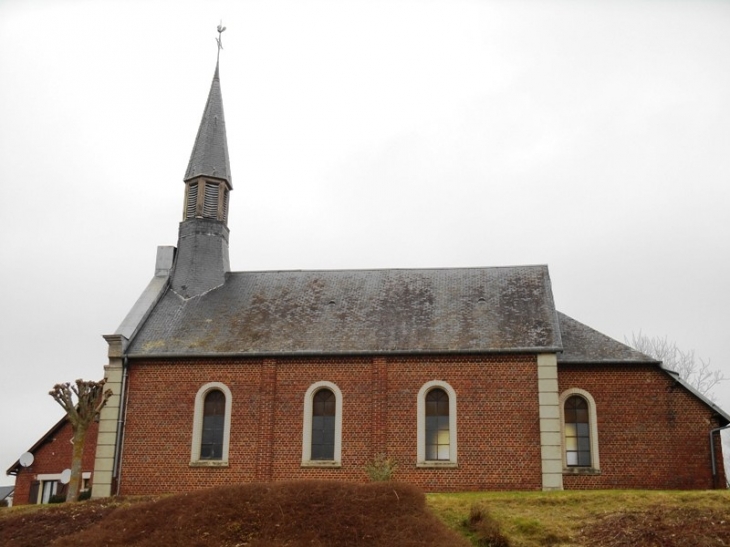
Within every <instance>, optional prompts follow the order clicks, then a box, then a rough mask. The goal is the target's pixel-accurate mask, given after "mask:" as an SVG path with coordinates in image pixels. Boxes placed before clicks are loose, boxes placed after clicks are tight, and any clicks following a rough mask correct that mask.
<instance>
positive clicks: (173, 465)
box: [121, 356, 541, 494]
mask: <svg viewBox="0 0 730 547" xmlns="http://www.w3.org/2000/svg"><path fill="white" fill-rule="evenodd" d="M431 380H442V381H445V382H448V383H449V384H450V385H451V386H452V387H453V388H454V390H455V392H456V394H457V417H458V427H457V430H458V433H457V435H458V463H459V467H458V469H440V470H433V469H417V468H416V434H417V431H416V429H417V428H416V404H417V395H418V392H419V390H420V389H421V387H422V386H423V384H425V383H426V382H428V381H431ZM214 381H215V382H222V383H224V384H226V385H227V386H228V387H229V388H230V390H231V394H232V400H233V409H232V416H231V437H230V453H229V463H230V465H229V467H227V468H205V467H192V468H191V467H190V466H189V463H190V443H191V437H192V427H193V406H194V401H195V395H196V393H197V392H198V390H199V389H200V387H201V386H202V385H204V384H206V383H208V382H214ZM318 381H329V382H333V383H335V384H336V385H337V386H338V387H339V388H340V390H341V392H342V397H343V409H342V414H343V417H342V467H341V468H339V469H321V468H302V467H301V458H302V421H303V415H302V413H303V404H304V394H305V392H306V390H307V389H308V388H309V387H310V386H311V385H312V384H313V383H315V382H318ZM129 390H130V391H129V402H128V411H127V422H126V429H125V443H124V451H123V463H122V477H121V493H123V494H145V493H162V492H179V491H185V490H190V489H196V488H203V487H208V486H213V485H219V484H229V483H241V482H251V481H265V480H284V479H297V478H327V479H342V480H351V481H365V480H367V477H366V475H365V471H364V468H365V465H366V464H367V463H368V462H369V461H371V460H372V458H373V457H374V456H375V455H376V454H377V453H386V454H387V455H389V456H392V457H394V458H395V459H396V460H397V461H398V462H399V467H398V469H397V472H396V478H397V480H401V481H408V482H411V483H414V484H417V485H420V486H422V487H423V488H425V489H427V490H477V489H532V490H536V489H540V488H541V469H540V443H539V423H538V418H537V416H538V397H537V372H536V359H535V357H534V356H495V357H468V356H460V357H435V356H423V357H418V358H411V357H388V358H380V357H376V358H365V357H357V358H348V359H326V358H301V359H278V360H263V359H258V360H257V359H218V360H187V361H174V362H173V361H159V360H158V361H147V362H133V363H132V365H131V367H130V375H129Z"/></svg>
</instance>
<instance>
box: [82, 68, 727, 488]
mask: <svg viewBox="0 0 730 547" xmlns="http://www.w3.org/2000/svg"><path fill="white" fill-rule="evenodd" d="M184 183H185V184H184V207H183V219H182V222H181V223H180V228H179V239H178V243H177V247H176V248H175V247H159V248H158V251H157V262H156V264H155V274H154V277H153V278H152V280H151V281H150V283H149V285H148V286H147V288H146V289H145V291H144V292H143V293H142V295H141V296H140V297H139V299H138V300H137V302H136V303H135V304H134V306H133V307H132V309H131V311H130V312H129V314H128V315H127V317H126V318H125V319H124V321H123V322H122V324H121V325H120V327H119V329H118V330H117V331H116V332H115V333H114V334H110V335H107V336H105V338H106V340H107V342H108V344H109V363H108V365H107V366H106V367H105V377H106V380H107V382H108V387H110V388H111V389H112V390H113V392H114V395H113V397H112V398H111V399H110V400H109V403H108V404H107V406H106V407H105V408H104V409H103V410H102V412H101V416H100V421H99V426H98V437H97V444H96V457H95V461H94V464H93V489H92V496H93V497H104V496H109V495H112V494H117V493H119V494H125V495H127V494H130V495H131V494H159V493H168V492H183V491H188V490H192V489H198V488H205V487H210V486H216V485H223V484H231V483H244V482H253V481H277V480H286V479H315V478H316V479H335V480H347V481H365V480H367V475H366V473H365V467H366V465H367V464H368V463H370V462H372V461H373V460H374V458H375V457H376V456H378V455H386V456H388V457H392V458H394V459H395V461H397V464H398V467H397V469H396V471H395V475H394V478H395V480H398V481H406V482H410V483H414V484H416V485H419V486H421V487H423V488H424V489H426V490H429V491H455V490H508V489H509V490H541V489H542V490H560V489H595V488H662V489H664V488H688V489H689V488H693V489H701V488H713V487H718V486H723V487H724V485H725V475H724V469H723V465H722V448H721V444H720V435H719V432H718V431H717V430H718V429H719V428H721V427H723V426H726V425H728V424H730V415H728V414H727V413H726V412H724V411H723V410H721V409H720V408H718V407H717V406H715V405H714V404H713V403H712V402H711V401H709V400H707V399H706V398H704V397H703V396H702V395H700V394H699V393H697V392H696V391H695V390H693V389H692V388H691V387H690V386H688V385H687V384H686V383H685V382H683V381H682V380H681V379H680V378H679V377H678V376H677V375H676V374H675V373H674V372H672V371H669V370H666V369H664V368H663V367H662V364H661V363H660V362H658V361H656V360H654V359H652V358H650V357H648V356H646V355H644V354H641V353H639V352H637V351H635V350H634V349H632V348H630V347H628V346H626V345H624V344H621V343H619V342H617V341H615V340H613V339H611V338H609V337H607V336H605V335H603V334H601V333H599V332H597V331H595V330H593V329H591V328H590V327H588V326H586V325H584V324H582V323H580V322H579V321H577V320H575V319H573V318H571V317H568V316H567V315H564V314H563V313H560V312H559V311H557V310H556V307H555V303H554V301H553V294H552V289H551V282H550V276H549V273H548V268H547V266H509V267H483V268H434V269H392V270H334V271H317V270H315V271H300V270H297V271H259V272H235V271H231V268H230V265H229V259H228V245H229V230H228V226H227V219H228V214H229V211H228V196H229V193H230V192H231V191H232V189H233V186H232V179H231V172H230V166H229V160H228V147H227V143H226V130H225V119H224V115H223V103H222V95H221V84H220V79H219V71H218V66H216V70H215V75H214V77H213V82H212V85H211V89H210V93H209V96H208V100H207V103H206V105H205V110H204V113H203V117H202V121H201V124H200V128H199V129H198V134H197V137H196V139H195V143H194V146H193V151H192V155H191V158H190V162H189V165H188V168H187V171H186V173H185V177H184ZM233 214H235V212H234V213H233Z"/></svg>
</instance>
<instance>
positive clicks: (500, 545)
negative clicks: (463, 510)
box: [464, 505, 509, 547]
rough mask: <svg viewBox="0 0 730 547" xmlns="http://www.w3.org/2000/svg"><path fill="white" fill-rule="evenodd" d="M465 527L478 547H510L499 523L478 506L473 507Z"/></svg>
mask: <svg viewBox="0 0 730 547" xmlns="http://www.w3.org/2000/svg"><path fill="white" fill-rule="evenodd" d="M464 527H465V528H466V529H467V530H469V531H470V532H472V533H473V534H474V535H475V536H476V539H477V545H480V546H482V547H509V540H508V539H507V538H506V537H505V536H504V535H503V534H502V530H501V529H500V527H499V523H498V522H497V521H496V519H495V518H494V517H493V516H492V515H490V514H489V512H488V511H487V510H486V509H485V508H483V507H479V506H478V505H472V507H471V511H470V512H469V518H468V519H466V520H465V521H464Z"/></svg>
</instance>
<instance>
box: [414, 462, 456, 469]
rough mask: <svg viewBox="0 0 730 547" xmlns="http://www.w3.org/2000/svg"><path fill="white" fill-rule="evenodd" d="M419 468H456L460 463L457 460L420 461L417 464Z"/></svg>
mask: <svg viewBox="0 0 730 547" xmlns="http://www.w3.org/2000/svg"><path fill="white" fill-rule="evenodd" d="M416 467H417V468H418V469H456V468H457V467H459V464H458V463H456V462H436V461H433V462H429V461H426V462H418V463H417V464H416Z"/></svg>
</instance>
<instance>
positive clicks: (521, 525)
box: [427, 490, 730, 547]
mask: <svg viewBox="0 0 730 547" xmlns="http://www.w3.org/2000/svg"><path fill="white" fill-rule="evenodd" d="M427 502H428V505H429V507H430V508H431V509H432V510H433V511H434V512H435V513H436V515H437V516H438V517H439V518H440V519H441V520H442V521H444V522H445V523H446V525H447V526H449V527H450V528H452V529H453V530H457V531H459V532H461V533H462V534H464V535H465V536H466V537H467V538H468V539H469V540H470V541H471V542H472V544H473V545H487V544H486V543H481V544H480V543H479V534H478V532H475V531H474V530H471V531H470V530H468V529H467V527H466V526H465V522H467V521H468V520H469V517H470V514H473V512H474V511H481V512H482V513H483V514H488V515H489V516H490V517H491V518H492V519H494V521H496V524H497V525H498V527H499V531H500V532H501V534H502V535H503V536H504V537H505V538H506V540H507V542H508V544H509V545H510V547H537V546H545V545H548V546H550V545H552V546H559V545H563V546H573V545H590V544H591V543H590V541H589V539H586V538H587V536H588V535H589V534H586V531H588V532H589V531H590V529H591V527H599V526H610V523H611V522H613V521H612V520H611V519H614V520H616V519H618V518H621V517H623V516H625V515H627V514H630V515H634V514H638V515H647V514H648V515H655V516H656V515H658V516H657V517H656V518H655V519H654V521H653V524H651V526H653V527H654V529H653V531H654V532H657V533H661V531H662V529H663V528H664V520H666V521H667V523H668V524H667V526H666V528H667V530H668V528H669V524H671V525H672V526H676V527H677V528H678V529H680V530H685V531H686V532H687V535H688V536H689V535H691V536H692V538H697V537H699V536H702V535H703V534H705V535H707V536H708V537H709V538H710V539H709V540H708V541H710V542H711V541H712V538H713V536H712V534H714V533H717V534H723V533H726V528H725V527H724V524H725V517H726V520H727V521H728V522H730V491H727V490H722V491H720V490H715V491H646V490H636V491H634V490H600V491H586V492H469V493H453V494H428V495H427ZM683 514H685V515H690V514H693V515H697V514H700V515H708V514H709V515H720V516H719V517H718V518H716V519H715V520H717V521H718V523H720V524H722V525H723V526H721V529H716V528H713V527H712V526H708V525H703V526H701V527H700V526H699V525H698V524H697V522H696V520H697V519H696V518H695V519H688V520H690V522H687V523H681V522H677V519H678V518H679V519H681V515H683ZM677 515H679V516H677ZM663 516H665V517H663ZM663 518H664V520H662V519H663ZM669 521H671V523H670V522H669ZM622 526H623V527H627V525H626V524H625V523H622ZM637 526H638V525H637ZM647 526H648V525H647ZM718 530H719V531H718ZM628 532H630V530H628V531H627V533H628ZM667 533H670V531H667ZM671 533H672V534H675V535H676V534H677V531H676V530H674V529H672V530H671ZM718 539H720V540H722V541H727V543H714V544H718V545H725V544H730V539H728V538H727V537H725V538H722V537H719V538H718ZM616 541H617V543H615V545H623V543H618V541H619V540H616ZM594 544H595V543H594ZM626 544H627V545H629V544H630V540H629V539H627V540H626ZM693 544H695V545H702V544H703V543H693ZM708 544H710V543H708Z"/></svg>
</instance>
